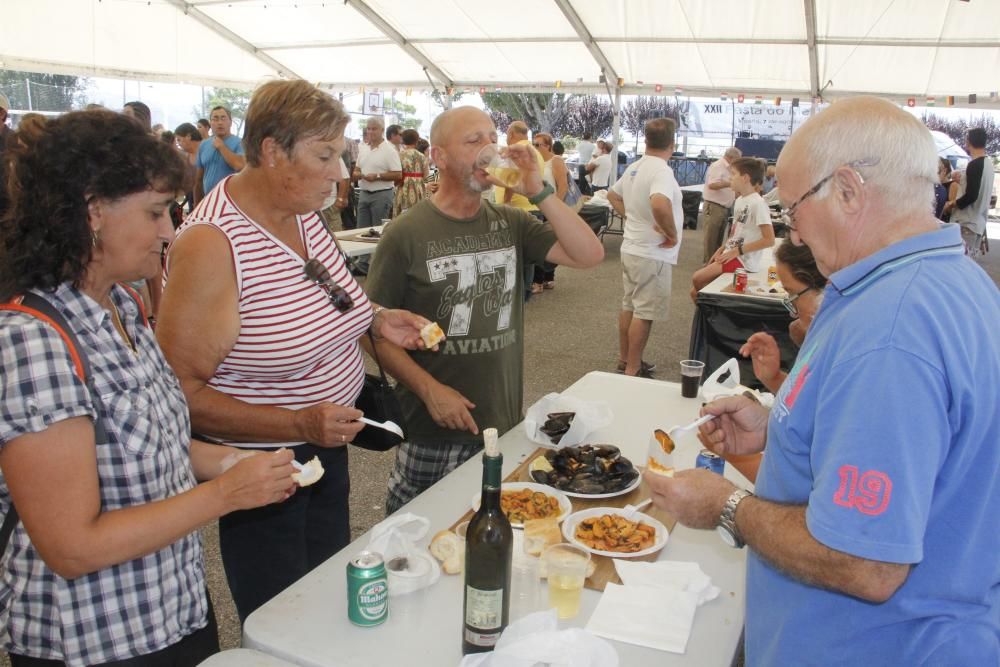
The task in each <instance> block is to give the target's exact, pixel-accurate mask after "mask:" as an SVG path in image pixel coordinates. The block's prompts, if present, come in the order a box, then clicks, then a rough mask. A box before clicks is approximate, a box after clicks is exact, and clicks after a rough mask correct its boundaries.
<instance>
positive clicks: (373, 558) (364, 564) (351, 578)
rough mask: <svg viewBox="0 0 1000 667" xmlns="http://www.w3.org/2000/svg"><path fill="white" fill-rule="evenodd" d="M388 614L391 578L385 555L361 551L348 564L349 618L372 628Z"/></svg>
mask: <svg viewBox="0 0 1000 667" xmlns="http://www.w3.org/2000/svg"><path fill="white" fill-rule="evenodd" d="M388 617H389V581H388V579H387V578H386V574H385V563H383V562H382V556H381V555H380V554H377V553H375V552H374V551H362V552H361V554H360V555H359V556H358V557H357V558H355V559H354V560H352V561H351V562H349V563H348V564H347V618H348V619H350V621H351V623H354V624H355V625H361V626H365V627H370V626H373V625H378V624H379V623H382V622H383V621H385V619H386V618H388Z"/></svg>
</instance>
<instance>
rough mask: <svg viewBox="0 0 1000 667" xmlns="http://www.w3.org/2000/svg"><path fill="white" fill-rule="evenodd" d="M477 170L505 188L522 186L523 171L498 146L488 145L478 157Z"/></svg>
mask: <svg viewBox="0 0 1000 667" xmlns="http://www.w3.org/2000/svg"><path fill="white" fill-rule="evenodd" d="M475 166H476V169H482V170H483V171H485V172H486V173H488V174H489V175H490V176H493V177H494V178H496V179H497V180H499V181H500V182H502V183H503V184H504V186H506V187H508V188H516V187H518V186H519V185H520V184H521V170H520V169H518V167H517V165H516V164H514V161H513V160H511V159H510V158H508V157H505V156H504V155H503V154H502V153H501V151H500V147H499V146H497V145H496V144H486V145H485V146H483V147H482V149H480V151H479V153H478V154H477V155H476V164H475Z"/></svg>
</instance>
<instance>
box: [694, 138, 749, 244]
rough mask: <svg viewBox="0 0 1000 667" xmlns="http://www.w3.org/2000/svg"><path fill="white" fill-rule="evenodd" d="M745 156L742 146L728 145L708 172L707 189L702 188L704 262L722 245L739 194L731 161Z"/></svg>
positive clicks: (706, 178) (709, 167)
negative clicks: (731, 210) (733, 176)
mask: <svg viewBox="0 0 1000 667" xmlns="http://www.w3.org/2000/svg"><path fill="white" fill-rule="evenodd" d="M742 156H743V153H742V152H741V151H740V149H739V148H735V147H733V148H727V149H726V153H725V155H723V156H722V157H721V158H719V159H718V160H716V161H715V162H713V163H712V164H710V165H709V166H708V171H706V172H705V188H704V190H703V191H702V199H703V200H704V204H703V206H702V221H703V225H702V227H703V229H704V239H705V247H704V251H703V253H702V260H701V261H702V262H704V263H706V264H707V263H708V262H709V260H710V259H711V258H712V255H714V254H715V251H716V250H718V249H719V246H721V245H722V236H723V234H724V232H725V229H726V218H728V217H729V209H731V208H732V207H733V200H735V199H736V193H735V192H733V189H732V188H731V187H730V183H729V181H730V178H732V175H733V172H732V164H733V161H734V160H737V159H739V158H740V157H742Z"/></svg>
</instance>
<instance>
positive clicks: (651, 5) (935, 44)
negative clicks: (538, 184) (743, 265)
mask: <svg viewBox="0 0 1000 667" xmlns="http://www.w3.org/2000/svg"><path fill="white" fill-rule="evenodd" d="M0 7H2V21H0V67H3V68H6V69H26V70H33V71H46V72H56V73H73V74H89V75H95V76H115V77H123V78H133V79H136V78H137V79H145V80H151V81H173V82H185V83H201V84H206V85H231V86H238V87H243V88H253V87H254V86H255V85H257V84H258V83H260V82H261V81H263V80H267V79H273V78H278V77H301V78H303V79H306V80H309V81H314V82H316V83H318V84H320V85H322V86H324V87H328V88H330V89H332V90H343V91H351V90H357V89H358V88H360V87H362V86H366V87H369V88H371V87H376V88H381V89H390V88H399V89H427V88H430V86H431V85H432V84H431V82H432V81H433V85H434V86H436V87H438V88H439V89H442V88H447V87H449V86H454V87H456V88H460V89H461V88H470V89H475V90H478V89H479V88H481V87H482V88H486V89H487V90H495V89H498V88H499V89H501V90H510V91H516V90H521V91H531V90H538V91H542V90H553V89H554V88H556V87H557V82H559V86H560V87H561V88H562V89H563V90H564V91H565V92H604V91H605V90H606V87H605V85H604V83H602V82H601V81H600V78H601V76H602V74H603V75H604V77H605V79H606V80H607V82H608V83H609V84H611V86H612V87H613V86H614V85H615V84H616V82H617V80H619V79H620V80H621V81H622V82H623V86H622V92H623V93H626V94H652V93H653V92H654V91H655V86H657V85H659V86H661V88H662V92H663V93H665V94H673V92H674V91H675V89H677V88H680V89H682V90H683V92H684V94H685V95H688V94H690V95H699V94H711V95H716V94H720V93H728V94H729V95H731V96H735V95H737V94H740V93H743V94H745V95H749V96H753V95H765V96H769V95H786V96H798V97H805V98H809V97H812V96H816V95H822V96H823V97H824V98H826V99H835V98H837V97H838V96H845V95H851V94H858V93H875V94H882V95H888V96H893V97H896V98H906V97H915V98H917V99H918V103H920V104H923V103H924V101H925V99H924V98H925V97H932V96H937V97H944V96H948V95H953V96H955V97H956V101H957V102H958V103H959V104H964V103H966V102H967V96H968V95H969V94H972V93H974V94H976V95H977V97H978V100H977V102H978V103H979V104H990V105H1000V102H998V100H997V99H996V97H995V96H994V97H992V98H991V97H990V93H991V92H993V91H995V90H997V89H998V88H1000V1H997V0H968V1H966V0H503V2H498V1H496V0H489V1H484V0H329V1H323V0H3V2H2V4H0ZM942 104H943V100H942Z"/></svg>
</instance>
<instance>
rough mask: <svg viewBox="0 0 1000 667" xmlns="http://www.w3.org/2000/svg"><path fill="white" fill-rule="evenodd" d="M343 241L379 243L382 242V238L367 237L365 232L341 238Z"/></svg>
mask: <svg viewBox="0 0 1000 667" xmlns="http://www.w3.org/2000/svg"><path fill="white" fill-rule="evenodd" d="M340 240H341V241H360V242H361V243H378V242H379V241H381V240H382V237H381V236H377V237H375V236H365V235H364V232H361V233H359V234H351V235H350V236H341V237H340Z"/></svg>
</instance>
